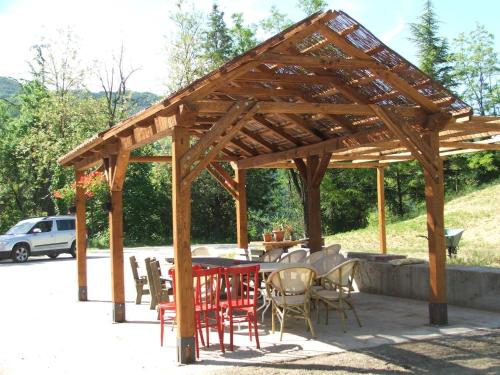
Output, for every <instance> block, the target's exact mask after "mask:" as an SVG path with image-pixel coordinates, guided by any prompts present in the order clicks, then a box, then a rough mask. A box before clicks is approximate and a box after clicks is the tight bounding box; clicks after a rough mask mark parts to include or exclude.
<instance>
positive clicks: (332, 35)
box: [319, 25, 440, 113]
mask: <svg viewBox="0 0 500 375" xmlns="http://www.w3.org/2000/svg"><path fill="white" fill-rule="evenodd" d="M319 31H320V33H321V34H322V35H323V36H324V37H326V38H327V39H329V40H330V41H331V42H332V43H333V44H335V45H336V46H337V47H338V48H340V49H342V50H343V51H344V52H345V53H346V54H348V55H350V56H352V57H353V58H357V59H367V58H368V59H371V57H370V56H369V55H367V54H366V53H365V52H363V51H361V50H359V49H358V48H356V47H355V46H353V45H352V44H350V43H349V42H348V41H347V40H345V39H344V38H343V37H342V36H340V35H339V34H338V33H336V32H335V31H333V30H332V29H331V28H329V27H328V26H326V25H320V26H319ZM372 60H373V59H372ZM373 61H375V60H373ZM370 69H371V70H372V71H373V72H374V73H375V74H376V75H377V76H379V77H380V78H382V79H383V80H384V81H386V82H387V83H389V84H390V85H391V86H392V87H393V88H396V89H398V90H399V91H401V93H402V94H404V95H405V96H407V97H409V98H410V99H412V100H413V101H414V102H415V103H417V104H418V105H420V106H421V107H422V108H423V109H424V110H425V111H427V112H428V113H436V112H439V111H440V108H439V106H438V105H436V104H435V103H434V102H432V100H430V99H428V98H427V97H426V96H425V95H422V94H421V93H420V92H419V91H418V90H417V89H415V88H414V87H412V86H411V85H410V84H409V83H408V82H406V81H405V80H404V79H402V78H401V77H399V75H398V74H397V73H395V72H392V71H390V70H389V69H388V68H387V67H386V66H385V65H382V64H380V66H378V67H375V68H370Z"/></svg>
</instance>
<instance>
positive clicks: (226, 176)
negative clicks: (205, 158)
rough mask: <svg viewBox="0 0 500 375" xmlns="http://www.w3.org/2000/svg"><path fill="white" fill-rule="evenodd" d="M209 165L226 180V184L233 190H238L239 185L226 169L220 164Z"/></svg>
mask: <svg viewBox="0 0 500 375" xmlns="http://www.w3.org/2000/svg"><path fill="white" fill-rule="evenodd" d="M209 165H211V166H212V167H213V168H214V169H215V170H216V171H217V172H218V173H219V174H220V175H221V176H222V177H223V178H224V181H225V183H226V184H228V185H229V186H231V188H232V189H233V190H237V185H238V183H237V182H236V181H235V180H234V178H233V177H231V176H230V175H229V173H227V172H226V170H225V169H224V168H222V166H221V165H220V164H219V163H210V164H209Z"/></svg>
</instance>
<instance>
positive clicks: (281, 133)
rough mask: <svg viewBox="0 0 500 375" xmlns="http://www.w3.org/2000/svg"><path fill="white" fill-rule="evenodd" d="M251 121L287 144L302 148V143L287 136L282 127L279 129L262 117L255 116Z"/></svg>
mask: <svg viewBox="0 0 500 375" xmlns="http://www.w3.org/2000/svg"><path fill="white" fill-rule="evenodd" d="M253 119H254V120H255V121H257V122H258V123H259V124H261V125H262V126H264V127H266V128H267V129H269V130H270V131H272V132H273V133H275V134H276V135H279V136H280V137H281V138H283V139H285V140H287V141H288V142H290V143H292V144H294V145H295V146H302V145H303V142H302V141H300V140H299V139H297V138H295V137H293V136H291V135H290V134H288V133H287V132H286V131H284V129H283V128H282V127H279V126H277V125H275V124H273V123H272V122H270V121H269V120H268V119H266V118H265V117H264V116H263V115H259V114H256V115H255V116H254V117H253Z"/></svg>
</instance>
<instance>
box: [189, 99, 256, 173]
mask: <svg viewBox="0 0 500 375" xmlns="http://www.w3.org/2000/svg"><path fill="white" fill-rule="evenodd" d="M248 107H249V103H244V102H236V103H232V104H231V108H229V110H228V112H227V114H226V115H225V116H223V117H221V118H220V119H219V120H218V121H217V122H216V123H215V124H214V126H213V127H212V128H211V129H210V131H208V132H207V133H205V134H204V135H203V136H202V137H201V138H200V139H199V141H198V142H197V143H196V144H195V145H194V146H193V147H191V148H190V149H189V151H187V152H186V154H185V155H184V156H183V157H182V160H181V163H182V164H183V165H191V164H193V163H194V162H196V161H197V160H198V159H200V158H201V157H202V156H203V154H204V153H205V152H206V150H208V148H209V147H210V145H212V144H213V143H214V142H215V141H217V139H218V138H219V137H220V136H221V135H222V134H223V133H224V132H225V131H226V130H227V128H228V127H229V126H230V125H231V124H232V123H233V122H234V121H235V120H236V119H237V118H238V116H240V115H241V114H242V113H243V112H245V111H246V110H247V109H248Z"/></svg>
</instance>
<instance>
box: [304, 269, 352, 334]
mask: <svg viewBox="0 0 500 375" xmlns="http://www.w3.org/2000/svg"><path fill="white" fill-rule="evenodd" d="M358 267H359V259H350V260H348V261H346V262H343V263H341V264H339V265H338V266H336V267H333V268H332V269H331V270H330V271H328V272H327V273H325V274H323V275H321V276H320V277H321V280H322V285H321V287H315V288H313V289H312V298H313V299H314V300H315V301H316V307H317V312H318V323H319V303H320V302H323V303H324V304H325V310H326V324H328V310H329V308H330V307H331V308H333V309H334V310H337V311H338V312H339V314H340V318H341V319H342V328H343V330H344V332H346V328H345V320H346V317H347V314H346V311H347V310H352V312H353V313H354V316H355V317H356V320H357V322H358V324H359V326H360V327H361V321H360V320H359V317H358V314H357V312H356V309H355V307H354V302H353V300H352V295H351V292H352V291H353V285H352V284H353V281H354V275H355V273H356V271H357V269H358Z"/></svg>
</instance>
